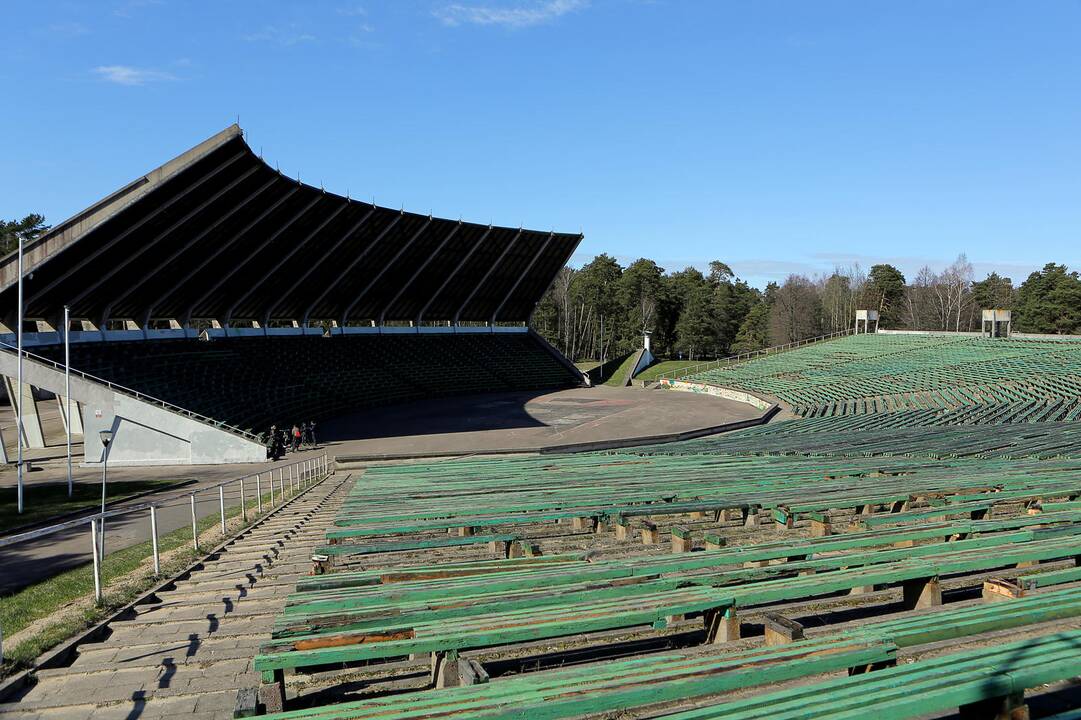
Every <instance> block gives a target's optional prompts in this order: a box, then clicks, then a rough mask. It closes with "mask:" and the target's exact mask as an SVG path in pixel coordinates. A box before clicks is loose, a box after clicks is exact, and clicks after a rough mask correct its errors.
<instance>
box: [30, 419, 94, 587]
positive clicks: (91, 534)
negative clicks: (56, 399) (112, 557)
mask: <svg viewBox="0 0 1081 720" xmlns="http://www.w3.org/2000/svg"><path fill="white" fill-rule="evenodd" d="M20 442H21V439H20ZM90 552H91V553H93V555H94V602H96V603H98V604H99V605H100V604H101V560H100V559H99V558H98V521H97V520H96V519H91V520H90Z"/></svg>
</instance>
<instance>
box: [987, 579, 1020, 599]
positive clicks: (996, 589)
mask: <svg viewBox="0 0 1081 720" xmlns="http://www.w3.org/2000/svg"><path fill="white" fill-rule="evenodd" d="M981 596H982V597H983V599H984V600H988V601H994V600H1014V599H1016V598H1019V597H1024V596H1025V591H1024V590H1023V589H1022V588H1021V586H1020V585H1019V584H1018V583H1016V582H1013V581H1011V580H1009V579H1007V578H995V579H994V580H987V581H985V582H984V584H983V591H982V593H981Z"/></svg>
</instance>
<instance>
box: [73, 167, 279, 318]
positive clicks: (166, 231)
mask: <svg viewBox="0 0 1081 720" xmlns="http://www.w3.org/2000/svg"><path fill="white" fill-rule="evenodd" d="M258 169H259V168H258V166H256V167H253V168H251V169H250V170H248V171H247V172H246V173H243V174H241V175H240V176H239V177H238V178H236V179H235V180H233V181H232V182H231V183H229V184H228V185H226V186H225V187H223V188H222V189H221V190H219V191H218V192H216V193H214V194H213V195H212V196H210V197H209V198H208V199H206V200H204V201H203V202H201V203H200V204H199V205H198V207H196V208H194V209H192V210H191V212H189V213H187V214H186V215H184V217H182V218H180V219H179V220H177V221H176V222H174V223H173V224H172V225H170V226H169V227H167V228H165V229H164V230H162V231H161V232H160V233H158V234H157V235H155V236H154V239H153V240H151V241H150V242H148V243H146V244H145V245H143V246H142V247H141V248H139V249H138V250H136V251H135V252H133V253H131V254H130V255H128V256H127V257H126V258H124V260H123V261H121V262H119V263H117V264H116V265H115V266H113V268H112V269H111V270H109V272H107V273H105V274H104V275H102V276H101V277H100V278H98V280H97V282H95V283H93V284H91V285H90V286H89V287H87V288H86V289H85V290H83V291H82V292H81V293H79V294H78V295H76V296H75V297H74V298H73V299H72V300H69V301H68V302H67V305H68V306H69V307H75V306H76V305H78V304H79V303H80V302H82V300H83V298H85V297H86V296H87V295H89V294H90V293H92V292H93V291H95V290H97V289H98V288H99V287H101V285H102V284H103V283H104V282H105V281H107V280H108V279H109V278H111V277H112V276H113V275H116V274H117V273H118V272H120V271H121V270H123V269H124V268H126V267H127V266H128V265H130V264H131V263H132V262H134V261H135V260H137V259H138V258H139V257H141V256H142V254H143V253H145V252H146V251H147V250H149V249H150V248H152V247H154V246H155V245H157V244H158V243H159V242H161V241H162V239H163V238H165V237H167V236H168V235H169V234H170V233H172V232H173V230H176V229H177V228H178V227H180V226H181V225H183V224H184V223H186V222H187V221H188V220H191V219H192V218H193V217H194V216H195V215H196V214H198V213H201V212H202V211H203V210H205V209H206V208H207V207H208V206H209V205H210V204H211V203H213V202H214V201H216V200H219V199H220V198H221V196H222V195H225V194H226V193H227V192H229V191H230V190H232V189H233V188H235V187H236V186H237V185H239V184H240V183H242V182H244V181H245V180H247V179H248V178H249V177H251V176H252V175H254V174H255V171H256V170H258ZM113 304H114V303H113V302H110V303H109V304H108V305H107V306H106V307H105V311H104V312H103V313H102V316H101V322H100V323H99V324H98V327H100V328H104V327H105V323H107V322H108V321H109V311H110V310H111V309H112V307H113Z"/></svg>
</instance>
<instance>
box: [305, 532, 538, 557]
mask: <svg viewBox="0 0 1081 720" xmlns="http://www.w3.org/2000/svg"><path fill="white" fill-rule="evenodd" d="M519 537H520V536H519V535H510V534H500V535H468V536H465V537H439V538H428V539H424V540H403V541H398V542H381V543H368V544H356V545H353V544H347V545H324V546H322V547H317V548H316V549H315V550H313V551H312V552H313V553H314V554H316V555H330V556H331V557H344V556H349V555H378V554H380V553H392V552H410V551H414V550H434V549H438V548H448V547H459V546H466V545H484V544H486V543H498V544H499V545H503V546H505V545H507V544H509V543H512V542H514V541H516V540H518V539H519ZM505 554H506V553H505V549H504V556H505Z"/></svg>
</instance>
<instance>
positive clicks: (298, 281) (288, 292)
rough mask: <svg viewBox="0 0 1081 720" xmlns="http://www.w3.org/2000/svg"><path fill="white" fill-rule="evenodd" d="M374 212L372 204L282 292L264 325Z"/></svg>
mask: <svg viewBox="0 0 1081 720" xmlns="http://www.w3.org/2000/svg"><path fill="white" fill-rule="evenodd" d="M374 214H375V206H374V205H373V206H372V208H371V209H370V210H369V211H368V212H367V213H365V214H364V217H362V218H361V219H360V220H358V221H357V222H356V223H354V224H353V227H351V228H349V229H348V230H347V231H346V232H344V233H342V236H341V237H340V238H339V239H338V242H336V243H334V244H333V245H331V246H330V248H328V249H327V250H326V252H324V253H323V256H322V257H320V258H319V259H318V260H317V261H315V262H314V263H312V265H311V267H309V268H308V270H307V272H305V273H304V274H303V275H301V276H300V277H299V278H297V279H296V281H294V282H293V284H292V285H291V286H290V287H289V289H288V290H286V291H285V292H284V293H282V295H281V297H280V298H278V301H277V302H276V303H274V304H273V305H271V306H270V308H269V309H268V310H267V311H266V314H265V315H264V316H263V325H264V326H266V325H269V324H270V317H271V315H273V314H274V311H275V310H277V309H278V307H279V306H280V305H281V304H282V303H283V302H284V301H285V298H287V297H289V296H290V295H292V294H293V292H294V291H295V290H296V289H297V288H298V287H300V285H301V284H302V283H303V282H304V281H305V280H307V279H308V276H309V275H311V274H312V273H313V272H315V271H316V269H317V268H318V267H319V266H320V265H322V264H323V262H324V261H325V260H326V259H327V258H328V257H330V256H331V255H332V254H334V252H335V251H336V250H337V249H338V248H339V247H341V245H342V243H344V242H345V241H346V240H348V239H349V238H351V237H353V235H355V234H356V232H357V230H360V228H361V227H362V226H363V225H364V224H366V223H367V222H368V218H370V217H371V216H372V215H374ZM365 252H367V250H365ZM362 254H363V253H362ZM303 326H304V327H307V326H308V315H307V313H306V312H305V315H304V323H303Z"/></svg>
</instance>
